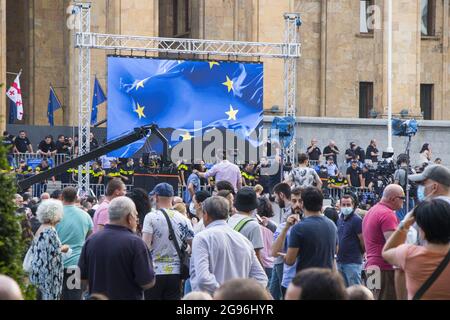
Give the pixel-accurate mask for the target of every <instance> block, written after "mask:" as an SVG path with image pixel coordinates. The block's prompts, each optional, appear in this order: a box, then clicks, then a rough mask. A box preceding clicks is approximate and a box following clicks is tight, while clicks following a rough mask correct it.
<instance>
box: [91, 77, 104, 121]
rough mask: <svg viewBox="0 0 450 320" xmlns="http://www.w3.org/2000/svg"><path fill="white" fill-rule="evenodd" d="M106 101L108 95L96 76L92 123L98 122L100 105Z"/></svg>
mask: <svg viewBox="0 0 450 320" xmlns="http://www.w3.org/2000/svg"><path fill="white" fill-rule="evenodd" d="M105 101H106V95H105V93H104V92H103V89H102V86H101V85H100V82H99V81H98V79H97V77H95V84H94V97H93V99H92V114H91V124H92V125H95V124H96V123H97V115H98V106H99V105H100V104H102V103H103V102H105Z"/></svg>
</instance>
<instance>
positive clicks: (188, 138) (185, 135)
mask: <svg viewBox="0 0 450 320" xmlns="http://www.w3.org/2000/svg"><path fill="white" fill-rule="evenodd" d="M181 137H182V138H183V141H190V140H192V136H191V134H190V133H189V132H186V133H185V134H183V135H182V136H181Z"/></svg>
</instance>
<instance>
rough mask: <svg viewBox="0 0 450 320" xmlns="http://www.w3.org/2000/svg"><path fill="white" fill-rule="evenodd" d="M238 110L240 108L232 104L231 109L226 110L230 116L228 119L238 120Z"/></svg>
mask: <svg viewBox="0 0 450 320" xmlns="http://www.w3.org/2000/svg"><path fill="white" fill-rule="evenodd" d="M238 112H239V110H234V109H233V106H232V105H230V111H228V112H225V113H226V114H227V116H228V121H231V120H234V121H236V120H237V118H236V116H237V114H238Z"/></svg>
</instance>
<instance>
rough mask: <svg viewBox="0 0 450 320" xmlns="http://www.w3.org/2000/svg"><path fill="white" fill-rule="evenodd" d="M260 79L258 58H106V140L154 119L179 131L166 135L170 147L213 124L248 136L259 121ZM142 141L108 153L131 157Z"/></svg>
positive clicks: (261, 69)
mask: <svg viewBox="0 0 450 320" xmlns="http://www.w3.org/2000/svg"><path fill="white" fill-rule="evenodd" d="M263 80H264V69H263V65H262V64H257V63H241V62H212V61H177V60H160V59H136V58H121V57H109V58H108V101H109V103H108V140H109V141H110V140H113V139H116V138H118V137H120V136H122V135H124V134H125V133H127V132H130V131H131V130H133V128H136V127H140V126H143V125H147V124H152V123H155V124H157V125H158V126H159V127H160V128H163V129H173V130H179V131H180V132H181V133H182V134H181V135H180V137H179V138H178V139H175V140H171V139H170V137H169V143H170V144H171V145H172V146H173V145H175V144H176V143H179V142H180V141H186V140H190V139H192V138H193V137H197V136H198V135H201V134H202V133H203V132H205V131H206V130H209V129H215V128H217V129H219V128H224V129H229V130H234V131H235V132H236V134H237V135H239V136H241V137H245V138H247V137H248V136H249V135H250V133H252V132H253V131H254V130H255V129H257V128H258V127H259V126H260V125H261V123H262V120H263ZM195 121H201V122H202V125H201V128H200V127H194V122H195ZM144 143H145V140H143V141H139V142H137V143H134V144H132V145H129V146H127V147H126V148H123V149H121V150H118V151H116V152H114V153H112V154H111V156H115V157H129V156H132V155H134V154H135V153H136V152H137V151H138V150H139V149H140V148H142V147H143V145H144Z"/></svg>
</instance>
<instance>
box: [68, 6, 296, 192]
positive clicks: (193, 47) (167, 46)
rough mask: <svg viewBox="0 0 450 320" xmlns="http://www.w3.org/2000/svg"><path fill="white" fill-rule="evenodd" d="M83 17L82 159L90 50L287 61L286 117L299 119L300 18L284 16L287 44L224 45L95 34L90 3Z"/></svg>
mask: <svg viewBox="0 0 450 320" xmlns="http://www.w3.org/2000/svg"><path fill="white" fill-rule="evenodd" d="M75 7H77V8H78V10H77V11H78V12H76V13H77V14H78V15H79V26H80V28H79V30H78V32H77V33H76V35H75V47H76V48H78V49H79V66H78V81H79V146H80V155H84V154H87V153H89V151H90V150H89V135H90V126H91V121H90V115H91V105H90V91H91V69H90V65H91V58H90V50H92V49H100V50H117V51H119V50H124V51H138V52H145V53H147V52H149V53H170V54H192V55H194V56H195V55H199V56H202V55H206V56H208V57H209V56H214V57H215V56H223V57H236V58H238V57H251V58H258V59H259V58H275V59H284V64H285V67H284V80H285V81H284V95H285V102H284V103H285V110H286V111H285V113H286V116H292V117H294V118H295V117H296V95H297V92H296V89H297V88H296V86H297V61H298V59H299V58H300V56H301V44H300V36H299V27H300V25H301V20H300V14H298V13H287V14H285V15H284V19H285V23H286V30H285V43H264V42H243V41H222V40H202V39H184V38H183V39H179V38H161V37H143V36H126V35H111V34H100V33H91V30H90V10H91V5H90V4H88V3H76V4H75ZM295 148H296V145H295V139H294V141H293V143H292V145H291V146H290V147H289V148H287V149H286V150H285V155H286V161H294V160H295V154H296V152H295ZM88 169H89V165H88V164H85V165H83V166H81V167H80V169H79V171H78V172H79V177H78V185H79V188H80V190H83V191H86V192H87V191H88V190H89V170H88Z"/></svg>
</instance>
